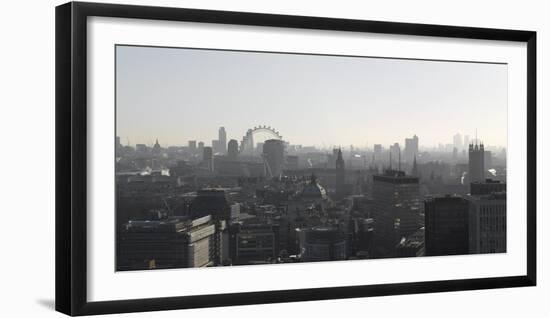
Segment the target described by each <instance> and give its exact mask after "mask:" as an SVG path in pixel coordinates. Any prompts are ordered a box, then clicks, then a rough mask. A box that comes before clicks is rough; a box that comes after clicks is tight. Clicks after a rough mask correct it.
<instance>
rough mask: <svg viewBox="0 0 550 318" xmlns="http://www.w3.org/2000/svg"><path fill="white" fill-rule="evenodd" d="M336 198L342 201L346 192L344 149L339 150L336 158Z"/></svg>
mask: <svg viewBox="0 0 550 318" xmlns="http://www.w3.org/2000/svg"><path fill="white" fill-rule="evenodd" d="M335 165H336V170H335V171H336V198H337V199H342V198H343V197H344V196H345V194H346V193H345V192H346V168H345V165H344V159H343V158H342V149H340V148H339V149H338V153H337V157H336V163H335Z"/></svg>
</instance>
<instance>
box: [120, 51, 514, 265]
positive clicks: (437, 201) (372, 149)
mask: <svg viewBox="0 0 550 318" xmlns="http://www.w3.org/2000/svg"><path fill="white" fill-rule="evenodd" d="M115 59H116V60H115V62H116V68H115V77H116V78H115V82H116V86H115V89H116V92H115V93H116V123H115V124H116V129H115V131H116V135H115V136H113V138H114V147H115V151H114V153H115V158H113V160H114V161H115V175H114V178H115V185H116V186H115V189H116V193H115V203H116V204H115V211H113V213H114V216H115V217H116V229H115V231H116V242H114V244H116V264H115V269H116V271H131V270H149V269H157V270H158V269H172V268H191V267H193V268H194V267H217V266H239V265H267V264H285V263H305V262H322V261H356V260H369V259H388V258H403V257H429V256H438V257H448V256H451V255H455V256H456V255H467V254H487V253H506V251H507V250H506V241H507V236H506V215H507V214H506V175H507V172H506V166H507V163H506V158H507V140H508V126H507V122H508V114H507V109H508V66H507V64H505V63H489V62H487V63H481V62H469V61H442V60H418V59H403V58H395V57H363V56H342V55H321V54H304V53H300V54H296V53H278V52H256V51H234V50H221V49H200V48H168V47H151V46H132V45H117V46H116V57H115Z"/></svg>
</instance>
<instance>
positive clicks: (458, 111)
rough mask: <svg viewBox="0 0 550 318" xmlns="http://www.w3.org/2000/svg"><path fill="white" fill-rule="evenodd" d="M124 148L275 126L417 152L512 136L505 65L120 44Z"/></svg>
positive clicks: (236, 135) (295, 138)
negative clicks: (410, 140) (457, 140)
mask: <svg viewBox="0 0 550 318" xmlns="http://www.w3.org/2000/svg"><path fill="white" fill-rule="evenodd" d="M116 68H117V80H116V84H117V135H118V136H120V137H121V142H122V143H123V144H126V143H127V141H128V140H129V141H130V143H131V144H132V145H133V144H136V143H146V144H149V143H151V142H154V140H155V139H156V138H158V139H159V142H160V144H161V145H162V146H169V145H186V144H187V141H188V140H197V141H204V142H205V143H206V145H210V142H211V140H213V139H217V137H218V128H219V127H220V126H224V127H225V129H226V131H227V139H228V140H229V139H231V138H233V139H237V140H239V141H240V140H241V139H242V136H243V135H244V134H245V132H246V130H247V129H248V128H252V127H253V126H257V125H269V126H271V127H274V128H276V129H277V130H279V132H280V134H281V135H282V136H283V138H284V139H285V140H286V141H288V142H290V143H291V144H301V145H317V146H323V145H324V146H331V145H342V146H349V145H350V144H353V145H355V146H358V147H364V146H365V145H367V144H368V146H369V147H372V145H373V144H374V143H381V144H383V145H384V146H387V145H389V144H392V143H394V142H399V143H400V144H403V142H404V141H403V140H404V138H406V137H409V136H412V135H413V134H416V135H418V137H419V139H420V146H421V147H422V146H431V145H437V144H438V143H443V144H445V143H452V136H453V135H454V134H456V133H457V132H460V133H461V134H463V135H464V134H469V135H470V136H471V138H473V137H474V134H475V130H476V128H477V131H478V136H479V138H480V139H482V140H483V141H484V142H485V144H487V145H490V146H505V145H506V139H507V76H508V75H507V66H506V65H501V64H481V63H459V62H437V61H417V60H400V59H381V58H357V57H341V56H314V55H295V54H275V53H252V52H230V51H212V50H196V49H176V48H150V47H129V46H118V47H117V63H116Z"/></svg>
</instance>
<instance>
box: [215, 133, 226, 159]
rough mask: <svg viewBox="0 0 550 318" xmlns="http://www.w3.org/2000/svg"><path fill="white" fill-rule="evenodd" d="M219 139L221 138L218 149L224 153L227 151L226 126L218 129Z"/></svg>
mask: <svg viewBox="0 0 550 318" xmlns="http://www.w3.org/2000/svg"><path fill="white" fill-rule="evenodd" d="M218 140H219V149H216V150H218V151H219V152H220V153H222V154H226V153H227V133H226V132H225V127H220V129H219V130H218Z"/></svg>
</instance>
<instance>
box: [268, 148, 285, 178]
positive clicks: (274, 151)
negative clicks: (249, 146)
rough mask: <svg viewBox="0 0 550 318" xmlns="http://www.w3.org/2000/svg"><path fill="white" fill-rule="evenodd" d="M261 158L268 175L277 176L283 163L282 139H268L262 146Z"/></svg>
mask: <svg viewBox="0 0 550 318" xmlns="http://www.w3.org/2000/svg"><path fill="white" fill-rule="evenodd" d="M263 158H264V164H265V167H266V172H267V173H266V175H267V176H268V177H278V176H280V175H281V172H282V171H283V165H284V163H285V145H284V142H283V141H282V140H279V139H268V140H266V141H265V143H264V146H263Z"/></svg>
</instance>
